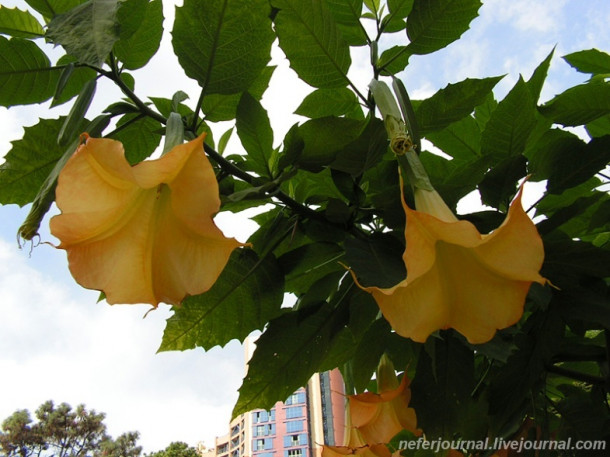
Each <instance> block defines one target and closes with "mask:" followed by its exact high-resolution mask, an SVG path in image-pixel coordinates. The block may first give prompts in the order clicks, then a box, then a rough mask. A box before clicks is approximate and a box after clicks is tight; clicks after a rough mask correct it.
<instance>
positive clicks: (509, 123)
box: [481, 78, 536, 160]
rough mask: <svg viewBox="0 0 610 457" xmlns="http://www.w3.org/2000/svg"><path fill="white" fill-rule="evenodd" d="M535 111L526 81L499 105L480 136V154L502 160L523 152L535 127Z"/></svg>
mask: <svg viewBox="0 0 610 457" xmlns="http://www.w3.org/2000/svg"><path fill="white" fill-rule="evenodd" d="M535 118H536V108H535V106H534V102H533V100H532V96H531V94H530V91H529V89H528V88H527V85H526V83H525V82H524V81H523V79H521V78H519V81H518V82H517V84H515V86H514V87H513V88H512V89H511V91H510V92H509V93H508V95H507V96H506V97H505V98H504V99H503V100H502V101H500V103H498V106H497V108H496V109H495V110H494V112H493V113H492V114H491V118H490V119H489V121H488V122H487V124H486V125H485V129H484V130H483V134H482V136H481V153H482V154H483V155H484V156H489V157H491V158H493V159H494V160H503V159H506V158H509V157H513V156H516V155H519V154H521V153H523V151H524V150H525V145H526V144H527V140H528V138H529V136H530V134H531V132H532V130H533V128H534V125H535Z"/></svg>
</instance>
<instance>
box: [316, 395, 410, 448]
mask: <svg viewBox="0 0 610 457" xmlns="http://www.w3.org/2000/svg"><path fill="white" fill-rule="evenodd" d="M347 423H348V428H347V430H346V436H345V438H346V439H345V445H344V446H328V445H324V447H323V448H322V456H321V457H346V456H350V455H356V456H358V457H392V456H393V455H394V454H392V453H391V452H390V450H389V449H388V447H387V446H386V445H385V444H367V443H366V442H365V441H364V439H363V438H362V436H361V435H360V432H359V431H358V430H357V429H356V428H354V427H352V426H351V423H350V419H349V405H348V419H347ZM398 455H399V454H398V453H397V454H396V456H398Z"/></svg>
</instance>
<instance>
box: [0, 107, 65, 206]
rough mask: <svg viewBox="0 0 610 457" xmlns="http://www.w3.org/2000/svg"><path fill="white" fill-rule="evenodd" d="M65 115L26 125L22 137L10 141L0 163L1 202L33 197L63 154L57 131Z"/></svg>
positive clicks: (19, 201) (12, 201)
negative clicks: (8, 149) (58, 142)
mask: <svg viewBox="0 0 610 457" xmlns="http://www.w3.org/2000/svg"><path fill="white" fill-rule="evenodd" d="M63 122H64V118H59V119H40V121H39V122H38V124H36V125H33V126H31V127H25V129H24V134H23V138H22V139H21V140H17V141H13V143H12V144H13V147H12V148H11V150H10V151H9V152H8V153H7V154H6V156H5V159H6V161H5V162H4V163H2V164H1V165H0V203H2V204H3V205H8V204H12V203H14V204H17V205H19V206H23V205H25V204H27V203H30V202H31V201H32V200H34V198H35V197H36V193H37V192H38V189H39V188H40V186H41V185H42V183H43V182H44V180H45V179H46V177H47V176H48V174H49V173H50V172H51V170H52V169H53V167H54V166H55V163H56V162H57V160H59V158H60V157H61V156H62V155H63V153H64V152H65V151H64V149H65V148H64V147H61V146H59V145H58V144H57V134H58V132H59V129H61V126H62V125H63Z"/></svg>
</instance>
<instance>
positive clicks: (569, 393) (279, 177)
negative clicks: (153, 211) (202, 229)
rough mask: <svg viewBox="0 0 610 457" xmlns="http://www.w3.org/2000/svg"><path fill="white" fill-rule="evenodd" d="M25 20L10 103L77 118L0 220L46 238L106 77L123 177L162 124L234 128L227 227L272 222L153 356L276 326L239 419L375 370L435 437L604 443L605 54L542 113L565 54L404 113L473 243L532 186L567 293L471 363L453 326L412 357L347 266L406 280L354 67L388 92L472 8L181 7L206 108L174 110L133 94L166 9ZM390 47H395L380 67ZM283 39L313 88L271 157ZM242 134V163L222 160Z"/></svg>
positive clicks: (444, 41) (395, 186)
mask: <svg viewBox="0 0 610 457" xmlns="http://www.w3.org/2000/svg"><path fill="white" fill-rule="evenodd" d="M27 3H28V5H29V6H30V7H31V8H32V9H33V10H35V11H37V12H38V13H39V14H40V15H41V16H42V17H43V19H44V21H45V22H46V31H45V28H43V26H42V25H41V24H40V23H39V21H38V20H37V19H35V18H34V16H33V15H32V14H31V13H30V12H26V11H21V10H18V9H12V10H11V9H7V8H1V9H0V33H1V34H5V35H10V36H11V37H12V38H11V39H7V38H4V37H0V63H1V64H0V87H2V89H0V104H1V105H2V106H13V105H20V104H21V105H23V104H35V103H42V102H45V101H46V100H49V99H52V105H58V104H61V103H66V102H68V101H69V100H72V99H74V97H76V99H75V100H74V101H73V102H72V103H73V108H72V110H71V112H70V113H69V115H68V116H67V117H62V118H59V119H41V120H40V122H39V123H38V124H36V125H34V126H31V127H28V128H26V129H25V133H24V137H23V139H22V140H19V141H15V142H14V143H13V148H12V149H11V151H10V152H9V153H8V155H7V156H6V162H5V163H4V164H2V165H1V166H0V203H2V204H10V203H16V204H19V205H24V204H28V203H30V202H34V205H33V211H38V213H37V214H36V215H35V216H34V219H35V220H36V221H38V223H39V220H40V218H41V217H42V215H43V214H44V212H45V211H46V210H47V209H48V206H49V205H50V204H51V202H52V200H53V188H54V187H53V184H54V182H53V176H54V175H53V170H54V169H56V164H57V163H58V161H60V160H61V158H62V157H65V155H66V154H70V153H71V152H72V151H73V149H74V143H73V142H74V141H77V138H78V135H79V133H80V132H81V131H83V129H87V128H91V125H90V124H89V126H88V124H87V123H88V122H89V121H87V120H86V119H84V117H85V115H86V112H87V110H88V107H89V103H90V101H91V99H92V97H94V96H95V81H96V80H97V79H98V78H107V79H110V80H112V81H113V82H114V83H115V84H116V85H117V87H119V88H120V89H121V91H122V92H123V93H124V95H125V99H123V100H120V101H116V102H115V103H113V104H111V105H109V106H108V107H107V108H106V109H105V110H104V112H103V113H102V114H101V115H100V116H98V117H97V118H96V119H94V124H93V127H95V128H96V129H99V131H100V132H101V133H102V134H103V135H104V136H107V137H111V138H116V139H119V140H121V141H122V142H123V143H124V144H125V149H126V151H127V154H128V159H129V160H130V161H131V162H132V163H135V162H138V161H140V160H143V159H144V158H146V157H148V156H149V155H150V154H151V153H152V152H153V151H154V150H155V149H156V148H157V146H158V145H159V143H160V140H161V137H162V135H163V133H164V129H163V126H164V124H165V123H166V121H167V118H168V117H169V115H170V114H171V113H178V114H179V115H180V116H181V117H182V120H183V123H184V126H185V128H186V131H187V134H188V135H190V136H191V137H193V136H195V135H197V134H199V133H201V132H203V131H209V132H211V126H213V125H214V124H215V123H216V122H219V121H232V122H234V127H233V128H231V129H229V130H228V131H226V132H225V133H224V134H222V135H221V136H220V138H219V139H218V141H217V142H215V141H214V139H213V137H212V135H211V133H210V135H208V141H207V144H206V151H207V153H208V155H209V156H210V158H211V160H212V162H213V163H214V166H215V167H216V170H217V178H218V182H219V185H220V190H221V194H222V198H223V207H222V210H224V211H232V212H239V211H242V210H244V209H248V208H252V207H258V206H261V208H262V209H261V211H260V213H259V215H257V216H255V217H254V218H253V219H254V220H255V221H256V222H257V223H258V225H259V229H258V230H257V231H256V232H255V233H254V234H253V235H252V236H251V238H250V239H249V242H251V243H252V245H253V248H252V249H249V250H240V251H238V252H235V253H234V255H233V256H232V258H231V259H230V261H229V263H228V265H227V267H226V268H225V271H224V272H223V274H222V275H221V276H220V278H219V280H218V282H217V283H216V284H215V285H214V287H213V288H212V289H211V290H210V291H209V292H207V293H205V294H202V295H199V296H193V297H189V298H187V299H186V300H185V301H184V303H183V305H182V306H181V307H179V308H176V309H174V314H173V316H172V317H170V318H169V320H168V322H167V326H166V329H165V333H164V335H163V340H162V343H161V347H160V350H161V351H169V350H186V349H191V348H194V347H202V348H204V349H209V348H211V347H213V346H216V345H221V346H222V345H225V344H226V343H227V342H228V341H230V340H232V339H235V338H236V339H238V340H240V341H243V340H244V338H245V337H246V336H247V335H249V334H250V333H251V332H252V331H254V330H264V332H263V333H262V335H261V337H260V338H259V340H258V342H257V348H256V351H255V353H254V356H253V358H252V359H251V361H250V364H249V371H248V374H247V376H246V377H245V379H244V382H243V385H242V387H241V389H240V396H239V399H238V402H237V405H236V406H235V409H234V415H238V414H240V413H244V412H247V411H249V410H251V409H253V408H270V407H271V406H272V405H273V404H274V402H275V401H277V400H282V399H284V398H286V397H287V396H288V395H289V394H290V393H292V392H293V391H294V390H296V389H297V388H298V387H300V386H302V385H304V384H305V383H306V382H307V380H308V379H309V377H310V376H311V375H312V374H313V373H315V372H319V371H324V370H328V369H332V368H335V367H340V368H341V370H342V372H343V374H344V378H345V380H346V384H347V387H348V390H350V391H351V390H355V391H362V390H364V389H365V388H366V387H367V385H368V384H369V381H370V379H371V376H372V373H373V372H374V370H375V367H376V366H377V363H378V361H379V358H380V356H381V355H382V354H383V353H384V352H385V353H388V354H389V355H390V357H391V358H392V359H393V361H394V363H395V365H396V366H403V367H407V366H408V367H409V369H408V374H409V376H410V377H411V378H412V379H413V384H412V393H413V397H412V405H413V407H414V408H415V409H416V412H417V415H418V420H419V426H420V427H421V428H422V429H424V430H425V433H426V435H427V437H429V438H431V439H435V438H441V437H442V438H456V437H461V438H463V439H480V438H483V437H485V436H492V437H495V436H502V437H510V436H513V435H514V434H515V433H516V432H517V431H518V430H519V428H520V427H522V425H523V424H524V423H527V424H530V423H531V422H530V421H528V422H525V419H526V418H527V417H530V418H533V423H534V424H535V425H534V426H533V427H532V428H531V430H530V431H531V433H533V434H534V435H536V433H537V434H538V437H543V438H544V437H547V438H548V437H550V436H552V437H554V438H557V439H561V438H566V437H576V438H577V439H587V438H592V439H607V438H608V437H610V413H609V408H608V387H609V386H610V378H609V367H608V358H609V356H608V354H609V352H610V305H609V304H608V303H609V301H608V296H609V293H608V279H609V278H610V243H609V242H608V240H609V238H610V219H609V218H608V214H609V212H610V198H609V196H608V194H607V193H606V192H604V191H603V190H602V189H603V187H602V185H603V184H604V183H606V182H607V180H608V178H607V174H604V173H605V171H604V169H605V167H606V164H607V163H608V162H609V158H610V84H609V83H608V81H607V78H608V75H609V74H610V56H609V55H608V54H606V53H604V52H601V51H598V50H587V51H582V52H577V53H574V54H570V55H568V56H564V57H563V58H564V60H565V61H567V62H568V63H569V64H570V65H571V66H572V67H574V69H576V70H577V71H579V72H581V73H583V74H584V75H588V77H589V79H588V81H586V82H585V83H583V84H580V85H577V86H575V87H572V88H570V89H568V90H566V91H564V92H563V93H561V94H559V95H557V96H556V97H555V98H553V99H552V100H550V101H549V102H548V103H545V104H543V105H540V104H539V97H540V93H541V90H542V87H543V83H544V81H545V78H546V75H547V72H548V69H549V66H550V63H551V60H552V58H553V53H551V54H550V55H549V56H548V57H547V58H546V59H544V60H543V61H542V62H541V63H540V65H539V66H538V67H537V68H536V70H535V71H534V73H533V74H532V75H531V76H529V77H527V78H524V77H520V78H519V80H518V81H517V83H516V84H515V85H514V87H513V88H512V89H511V90H510V91H509V93H508V94H507V95H506V96H505V97H504V98H503V99H502V100H497V99H496V98H495V96H494V93H493V88H494V86H495V85H496V84H497V83H498V81H499V80H500V79H501V77H488V78H482V79H466V80H463V81H459V82H452V83H450V84H448V85H447V86H446V87H445V88H443V89H441V90H439V91H438V92H436V93H435V94H434V95H433V96H431V97H429V98H427V99H425V100H414V101H412V108H413V114H414V118H415V120H416V123H415V124H413V125H411V129H412V131H411V132H410V133H411V135H412V136H413V139H414V140H415V142H416V143H419V142H420V140H421V139H426V140H428V141H429V142H430V143H431V144H433V145H434V146H435V147H436V148H438V150H441V151H442V152H443V153H444V155H442V156H441V155H439V154H436V153H433V152H430V151H427V150H421V152H420V158H421V161H422V162H423V163H424V165H425V167H426V169H427V171H428V173H429V175H430V178H431V181H432V183H433V185H434V187H435V188H436V189H437V190H438V191H439V193H440V194H441V195H442V196H443V198H444V199H445V201H446V202H447V203H448V205H449V206H450V207H452V208H455V207H456V204H457V202H458V201H459V200H460V199H461V198H462V197H464V196H466V195H467V194H469V193H471V192H473V191H477V192H478V193H479V194H480V197H481V200H482V202H483V203H484V204H485V205H486V206H487V208H488V209H486V210H485V211H479V212H475V213H471V214H466V215H461V216H460V217H461V218H463V219H467V220H470V221H471V222H473V223H474V224H475V225H476V226H477V228H478V229H479V230H480V231H481V232H482V233H487V232H489V231H490V230H492V229H493V228H495V227H497V226H498V224H499V223H501V221H502V220H503V219H504V216H505V212H506V210H507V208H508V205H509V203H510V201H511V199H512V198H513V197H514V195H515V192H516V189H517V185H518V182H519V181H520V180H522V179H523V178H524V177H525V176H527V175H530V181H531V182H543V183H546V190H545V192H544V194H543V195H542V197H541V198H540V200H539V201H538V202H537V204H536V205H535V210H536V216H537V220H539V221H540V222H539V223H538V230H539V233H540V234H541V236H542V238H543V241H544V247H545V252H546V258H545V262H544V266H543V269H542V274H543V275H544V276H545V277H546V278H548V279H549V280H550V281H551V282H552V284H553V285H554V286H555V287H551V286H545V287H542V286H538V285H534V286H533V287H532V288H531V291H530V294H529V296H528V299H527V303H526V312H525V314H524V317H523V319H522V321H521V322H519V323H518V324H517V325H515V326H513V327H511V328H509V329H506V330H503V331H500V332H498V334H497V335H496V337H495V338H494V339H493V340H492V341H491V342H489V343H486V344H482V345H477V346H476V347H473V346H471V345H469V344H468V343H467V342H466V341H465V340H464V339H463V338H462V337H460V336H459V335H458V334H456V333H455V332H453V331H451V330H448V331H441V332H438V333H437V334H435V335H433V336H432V337H430V338H429V340H428V342H427V343H426V344H416V343H414V342H412V341H410V340H407V339H404V338H401V337H399V336H397V335H396V334H395V333H393V332H392V330H391V328H390V326H389V324H388V323H387V322H386V321H385V320H384V319H383V317H382V316H380V313H379V310H378V308H377V306H376V304H375V302H374V300H373V299H372V298H371V296H370V295H368V294H367V293H365V292H363V291H362V290H361V289H359V288H358V287H357V286H355V284H354V282H353V279H352V277H351V276H350V275H349V274H346V271H345V267H344V266H343V265H342V264H347V265H349V266H350V267H351V268H353V269H354V271H355V272H356V273H357V274H358V276H359V278H360V280H361V282H362V283H363V284H365V285H377V286H383V287H387V286H392V285H394V284H396V283H397V282H398V281H400V280H402V279H404V277H405V271H404V264H403V262H402V259H401V253H402V251H403V250H404V236H403V233H404V224H405V220H404V212H403V210H402V207H401V204H400V183H399V177H398V172H397V165H396V162H395V160H394V158H393V157H392V155H391V153H390V152H389V150H388V143H387V135H386V132H385V130H384V125H383V122H382V121H381V120H379V119H378V118H376V117H375V106H374V104H373V102H372V100H371V98H370V97H369V95H368V93H367V91H366V88H365V87H357V86H356V85H355V84H354V83H353V82H352V81H351V80H350V77H349V70H350V67H351V63H352V62H351V50H352V49H353V48H355V47H368V48H369V49H370V56H371V59H370V68H371V74H372V76H373V77H375V78H383V77H392V76H394V75H396V74H398V73H400V72H401V71H402V70H404V68H405V67H406V66H407V65H408V63H409V59H410V57H411V56H413V55H425V54H430V53H433V52H436V51H438V50H439V49H442V48H444V47H446V46H448V45H449V44H451V43H452V42H454V41H455V40H457V39H459V38H460V36H461V35H462V34H463V33H464V32H466V31H467V30H468V28H469V26H470V23H471V21H472V20H473V19H475V18H476V16H477V14H478V11H479V8H480V7H481V2H480V1H479V0H387V1H381V0H271V1H268V0H251V1H248V2H243V1H241V0H215V1H196V0H184V5H183V6H181V7H178V8H177V9H176V16H175V21H174V23H173V25H172V44H173V50H174V52H175V54H176V56H177V57H178V61H179V63H180V66H181V68H182V71H184V72H185V73H186V75H187V76H188V77H190V78H192V79H194V80H195V81H197V82H198V83H199V85H200V87H201V92H200V94H199V97H198V99H197V101H196V103H195V105H194V106H188V105H187V104H186V103H185V102H186V94H184V93H183V92H181V91H179V90H178V89H179V88H176V94H175V96H174V97H173V98H171V99H165V98H154V97H150V98H149V101H143V100H142V99H140V98H139V97H138V96H137V95H136V93H135V88H134V87H135V86H134V78H133V76H131V73H130V71H132V70H134V69H138V68H141V67H143V66H145V64H146V63H147V62H148V61H149V59H150V58H151V57H152V56H153V55H154V54H155V53H156V51H157V50H158V47H159V43H160V39H161V35H162V32H163V16H162V10H161V1H160V0H152V1H150V2H149V1H148V0H125V1H122V2H118V1H116V0H88V1H86V2H81V1H80V0H47V1H45V2H40V1H38V0H27ZM135 11H137V14H136V13H134V12H135ZM390 34H392V35H391V36H392V37H394V38H395V39H396V41H398V42H401V43H404V44H403V45H397V46H394V47H390V48H388V49H380V46H381V45H380V43H381V42H384V41H383V40H382V39H383V38H385V37H386V36H388V35H390ZM42 38H44V39H46V40H48V41H51V42H52V43H54V44H56V45H61V46H62V48H63V49H64V50H65V52H66V54H65V55H64V56H63V57H61V58H59V59H58V60H57V61H56V62H55V63H53V64H52V63H51V62H50V59H49V58H48V57H47V56H46V55H45V53H44V51H43V50H42V48H41V47H40V46H39V45H38V44H37V40H38V39H42ZM276 39H277V40H278V43H279V47H280V48H281V50H282V51H283V52H284V54H285V56H286V58H287V59H288V61H289V63H290V66H291V68H292V69H293V70H294V71H295V72H296V74H297V75H298V77H299V78H301V79H302V80H303V81H305V82H306V83H308V84H309V85H310V86H312V88H313V91H312V92H311V93H310V94H309V95H308V96H307V97H306V98H305V99H304V100H303V102H302V103H301V104H300V106H299V107H298V109H297V110H296V113H297V114H299V115H301V116H303V118H305V120H304V121H303V122H301V123H298V124H295V125H294V126H293V127H292V128H291V129H290V130H289V131H288V133H287V134H286V136H285V137H284V138H283V140H282V141H281V145H280V146H279V147H274V144H276V143H277V142H278V139H276V138H274V135H273V130H272V128H271V123H270V121H269V117H268V114H267V112H266V110H265V109H264V108H263V106H262V105H261V103H260V99H261V97H262V94H263V93H264V91H265V89H266V88H267V87H268V86H269V83H270V79H271V75H272V74H273V70H274V68H273V67H271V66H269V61H270V52H271V46H272V43H273V42H274V41H275V40H276ZM176 71H180V69H176ZM583 79H584V78H583ZM111 121H112V125H113V129H112V130H111V129H109V128H108V127H107V125H109V123H110V122H111ZM566 127H579V128H580V130H581V132H582V133H583V134H582V135H580V136H579V135H576V134H575V133H573V132H574V130H573V129H567V128H566ZM233 130H235V131H236V132H237V135H238V137H239V140H240V141H241V144H242V145H243V148H244V149H245V151H246V154H245V155H244V154H241V155H240V154H229V155H227V154H224V153H225V148H226V145H227V142H228V140H229V138H230V136H231V134H232V132H233ZM71 142H72V143H71ZM60 163H61V162H60ZM41 192H42V194H41ZM405 192H406V199H407V201H408V202H409V201H410V199H411V196H410V195H409V191H408V189H405ZM411 203H412V202H411ZM265 204H271V206H265V207H262V205H265ZM23 233H26V234H29V235H28V236H31V234H32V233H33V232H32V231H31V230H30V231H29V232H27V231H26V232H23ZM285 294H293V295H294V296H295V297H296V303H295V305H294V306H292V307H288V308H287V307H282V303H283V301H284V297H285ZM492 303H493V297H490V305H491V304H492ZM522 431H523V430H522ZM564 455H567V454H564ZM579 455H584V454H582V453H581V454H579Z"/></svg>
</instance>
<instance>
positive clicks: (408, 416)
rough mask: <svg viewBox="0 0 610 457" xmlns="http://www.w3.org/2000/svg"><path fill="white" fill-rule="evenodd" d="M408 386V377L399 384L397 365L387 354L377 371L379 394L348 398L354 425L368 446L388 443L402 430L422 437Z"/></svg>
mask: <svg viewBox="0 0 610 457" xmlns="http://www.w3.org/2000/svg"><path fill="white" fill-rule="evenodd" d="M409 383H410V381H409V379H408V377H407V374H406V373H405V374H404V375H403V377H402V381H401V382H400V383H399V382H398V378H397V377H396V372H395V371H394V365H393V364H392V363H391V362H390V361H389V359H388V358H387V356H386V355H385V354H384V355H383V357H382V359H381V361H380V363H379V369H378V371H377V389H378V390H379V393H374V392H364V393H361V394H357V395H350V396H349V397H348V398H349V409H350V418H351V423H352V425H353V426H354V427H355V428H356V429H357V430H358V432H360V435H361V436H362V439H363V440H364V441H365V442H366V443H368V444H371V445H372V444H377V443H389V442H390V440H391V439H392V438H393V437H394V436H396V434H397V433H399V432H400V431H402V430H408V431H410V432H412V433H414V434H415V435H420V434H421V430H418V429H417V418H416V415H415V410H414V409H413V408H409V402H410V401H411V389H409Z"/></svg>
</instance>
